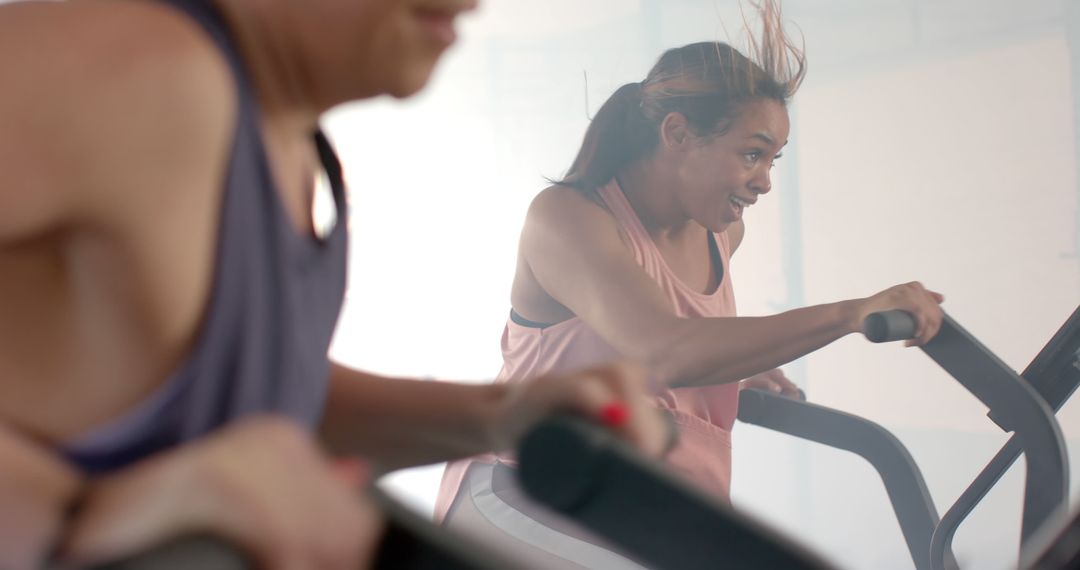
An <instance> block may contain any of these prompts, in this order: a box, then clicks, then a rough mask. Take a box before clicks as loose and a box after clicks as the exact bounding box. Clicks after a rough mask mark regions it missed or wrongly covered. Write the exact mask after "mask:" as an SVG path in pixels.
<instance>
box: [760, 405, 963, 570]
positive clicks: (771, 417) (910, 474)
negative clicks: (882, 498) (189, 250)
mask: <svg viewBox="0 0 1080 570" xmlns="http://www.w3.org/2000/svg"><path fill="white" fill-rule="evenodd" d="M739 420H740V421H742V422H744V423H748V424H753V425H757V426H761V427H764V428H768V429H770V430H773V431H777V432H781V433H785V434H788V435H792V436H795V437H798V438H801V439H805V440H808V441H813V442H815V443H820V444H822V445H827V446H829V447H833V448H836V449H841V450H844V451H848V452H851V453H854V454H856V455H858V456H859V457H862V458H863V459H865V460H866V461H867V462H869V463H870V465H871V466H873V467H874V469H875V470H876V471H877V472H878V475H879V476H880V477H881V481H882V483H883V484H884V485H885V490H886V492H887V493H888V495H889V501H890V502H891V503H892V507H893V511H894V512H895V513H896V520H897V522H899V523H900V529H901V531H902V532H903V534H904V540H905V541H906V542H907V547H908V551H909V552H910V553H911V559H912V561H913V562H914V563H915V567H916V568H918V569H920V570H927V569H929V568H930V567H931V566H930V541H931V537H933V534H934V529H935V528H936V527H937V525H938V513H937V509H936V508H935V507H934V502H933V500H932V499H931V498H930V492H929V491H928V490H927V487H926V481H925V480H924V479H923V476H922V472H921V471H919V468H918V466H917V465H916V464H915V460H914V459H912V457H911V454H910V453H908V450H907V448H906V447H904V444H903V443H901V442H900V440H899V439H897V438H896V436H894V435H893V434H892V433H890V432H889V431H888V430H886V429H885V428H883V427H881V426H880V425H878V424H876V423H874V422H871V421H869V420H866V419H864V418H861V417H859V416H855V415H852V414H848V413H845V412H841V411H839V410H834V409H832V408H827V407H825V406H819V405H817V404H811V403H808V402H801V401H798V400H793V399H791V398H785V397H783V396H777V395H774V394H770V393H768V392H763V391H759V390H743V391H742V392H741V393H740V394H739ZM947 560H948V562H949V564H950V566H949V568H956V567H957V565H956V560H955V559H954V558H953V556H952V553H951V552H950V553H948V556H947Z"/></svg>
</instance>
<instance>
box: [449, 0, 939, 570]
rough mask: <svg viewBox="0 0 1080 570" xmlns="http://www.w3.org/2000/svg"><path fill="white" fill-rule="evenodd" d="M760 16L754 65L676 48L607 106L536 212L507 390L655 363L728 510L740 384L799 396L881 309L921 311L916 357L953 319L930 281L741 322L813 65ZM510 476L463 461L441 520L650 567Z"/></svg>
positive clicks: (621, 564) (592, 558)
mask: <svg viewBox="0 0 1080 570" xmlns="http://www.w3.org/2000/svg"><path fill="white" fill-rule="evenodd" d="M755 6H756V7H757V8H758V15H759V16H760V17H761V21H762V24H763V30H762V32H761V34H760V35H759V38H758V39H757V40H754V39H753V38H751V45H752V49H751V50H750V51H749V53H750V55H751V56H752V58H751V57H747V56H746V55H744V54H742V53H740V52H739V51H737V50H736V49H734V48H733V47H731V46H729V45H727V44H724V43H718V42H702V43H694V44H690V45H686V46H683V47H679V48H675V49H671V50H668V51H666V52H665V53H664V54H663V55H662V56H661V57H660V59H659V61H658V62H657V63H656V65H655V66H654V67H653V68H652V70H651V71H650V72H649V74H648V76H647V77H646V78H645V79H644V80H643V81H641V82H640V83H630V84H627V85H624V86H623V87H621V88H619V89H618V90H617V91H616V92H615V93H614V94H613V95H612V96H611V97H610V98H609V99H608V100H607V101H606V102H605V103H604V104H603V106H602V107H601V108H600V110H599V111H598V112H597V113H596V116H595V117H594V118H593V120H592V123H591V124H590V126H589V128H588V131H587V132H586V134H585V138H584V142H583V143H582V145H581V149H580V151H579V152H578V155H577V158H576V159H575V160H574V162H573V164H572V165H571V167H570V169H569V171H568V173H567V175H566V177H565V178H564V179H563V180H561V181H559V182H558V183H556V184H555V185H554V186H551V187H549V188H547V189H545V190H543V191H542V192H540V194H539V195H538V196H537V197H536V198H535V199H534V200H533V202H532V205H531V207H530V208H529V211H528V214H527V216H526V220H525V226H524V229H523V231H522V234H521V240H520V244H519V249H518V262H517V272H516V274H515V276H514V282H513V287H512V291H511V304H512V310H511V312H510V318H509V320H508V321H507V324H506V329H505V331H504V333H503V337H502V351H503V357H504V362H503V368H502V371H501V372H500V374H499V376H498V380H499V381H502V382H506V383H509V384H511V385H512V384H514V383H516V382H518V381H520V380H522V379H524V378H528V377H532V376H534V375H536V374H543V373H548V372H558V371H562V370H571V369H574V368H576V367H579V366H588V365H594V364H596V363H599V362H605V361H609V360H612V359H617V358H632V359H636V360H639V361H641V362H643V363H645V364H646V365H647V367H648V369H649V371H650V373H651V379H652V381H653V382H654V383H655V384H656V404H657V405H658V406H660V407H661V408H664V409H665V410H667V411H668V413H670V415H671V416H672V417H673V418H674V421H675V424H676V426H677V427H678V428H679V435H680V438H679V443H678V445H677V447H676V448H675V449H674V450H673V451H672V452H671V453H670V454H669V455H668V456H667V463H668V465H669V466H670V467H671V468H672V469H673V470H674V471H675V472H677V473H679V474H681V475H683V476H684V477H685V478H686V479H688V480H689V481H691V482H693V483H695V484H696V485H698V486H699V487H700V488H702V489H705V490H707V491H709V492H711V493H713V494H714V495H715V496H717V497H719V498H721V499H722V500H727V499H728V492H729V485H730V478H731V440H730V435H731V434H730V430H731V427H732V423H733V422H734V421H735V417H736V414H737V405H738V392H739V388H740V384H739V383H740V381H743V380H744V379H748V380H745V382H744V384H743V385H745V386H750V387H757V388H764V389H769V390H773V391H777V392H782V393H785V394H787V395H790V396H794V395H796V394H798V390H797V388H796V387H795V386H794V385H793V384H792V383H791V382H790V381H789V380H788V379H787V378H786V377H784V374H783V372H781V371H780V370H779V369H778V368H777V367H779V366H781V365H783V364H785V363H787V362H790V361H792V360H794V359H796V358H799V357H801V356H803V355H806V354H807V353H810V352H812V351H815V350H817V349H819V348H821V347H824V346H826V345H828V344H829V343H832V342H833V341H835V340H837V339H839V338H841V337H843V336H845V335H848V334H850V333H853V332H857V331H860V330H861V324H862V322H863V320H864V318H865V317H866V316H867V315H869V314H870V313H873V312H877V311H885V310H890V309H902V310H905V311H909V312H911V313H912V314H913V315H915V317H916V320H917V321H918V332H917V335H916V338H915V339H914V340H913V341H910V342H909V345H918V344H923V343H925V342H927V341H928V340H929V339H931V338H932V337H933V336H934V335H935V334H936V332H937V330H938V328H939V326H940V323H941V320H942V312H941V309H940V307H939V304H940V303H941V302H942V301H943V297H942V296H941V295H939V294H938V293H935V292H933V291H928V290H927V289H926V288H924V287H923V286H922V285H921V284H919V283H918V282H912V283H907V284H902V285H897V286H895V287H892V288H889V289H887V290H885V291H881V292H879V293H876V294H874V295H871V296H869V297H867V298H863V299H851V300H845V301H840V302H836V303H830V304H825V305H817V306H812V307H806V308H800V309H796V310H792V311H788V312H785V313H782V314H778V315H774V316H767V317H738V316H736V311H735V298H734V292H733V288H732V282H731V270H730V265H729V259H730V256H732V255H733V254H734V253H735V251H736V250H737V248H738V247H739V244H740V242H741V241H742V239H743V233H744V231H745V225H744V222H743V212H744V211H745V210H746V208H749V207H751V206H752V205H753V204H755V203H756V202H757V201H758V200H759V199H762V198H764V197H765V196H766V195H767V194H768V192H769V191H770V189H771V181H770V170H771V168H772V166H773V162H774V161H775V160H776V159H778V158H780V155H781V151H782V149H783V147H784V145H785V144H786V143H787V140H788V131H789V123H788V114H787V111H786V104H787V102H788V101H789V99H790V98H791V97H792V96H793V95H794V93H795V91H796V90H797V89H798V87H799V85H800V83H801V82H802V79H803V77H804V74H805V69H806V65H805V57H804V54H803V53H802V51H801V49H799V48H797V47H796V46H795V45H794V44H793V42H792V41H791V40H790V39H789V38H788V37H787V36H786V35H785V32H784V30H783V27H782V25H781V18H780V15H781V14H780V3H779V2H778V1H776V0H765V1H763V2H758V3H755ZM512 465H513V458H512V457H506V456H495V455H486V456H480V457H475V458H472V459H470V460H466V461H459V462H454V463H451V464H450V465H449V466H448V467H447V469H446V471H445V473H444V476H443V481H442V486H441V488H440V493H439V497H438V499H437V504H436V516H437V517H444V518H445V523H446V524H447V525H448V526H450V527H452V528H458V529H461V530H468V531H471V532H478V533H485V534H487V535H489V536H502V537H503V538H505V539H506V540H504V541H503V542H504V543H506V544H509V545H512V546H513V547H515V548H516V549H517V550H518V552H519V554H518V556H519V558H521V559H523V560H528V561H530V562H531V563H532V564H533V565H534V566H538V567H545V568H582V567H585V568H636V567H637V565H636V564H635V563H634V562H633V561H630V560H627V559H625V558H622V557H621V556H619V555H618V554H615V553H612V552H609V551H608V548H607V546H606V545H605V544H604V542H603V541H601V540H598V539H597V538H595V537H594V536H592V535H590V533H588V532H585V531H584V530H583V529H582V528H580V527H578V526H577V525H575V524H573V523H572V522H570V521H565V520H560V519H559V518H558V517H556V516H553V514H552V513H551V512H550V511H548V510H546V509H544V508H543V507H540V506H538V505H536V504H534V503H532V502H530V501H529V500H528V498H527V497H525V496H523V494H522V492H521V491H520V490H519V489H518V488H516V485H515V484H514V483H513V481H514V480H513V478H512V477H509V476H506V475H505V471H506V470H507V469H508V466H512ZM649 524H662V522H658V521H649ZM717 564H718V565H720V566H722V561H717Z"/></svg>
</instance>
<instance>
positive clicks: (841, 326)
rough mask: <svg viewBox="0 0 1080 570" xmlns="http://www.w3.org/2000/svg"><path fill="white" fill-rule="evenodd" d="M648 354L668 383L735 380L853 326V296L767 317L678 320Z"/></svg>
mask: <svg viewBox="0 0 1080 570" xmlns="http://www.w3.org/2000/svg"><path fill="white" fill-rule="evenodd" d="M679 321H680V322H678V323H674V324H673V325H672V326H671V327H669V328H670V329H671V332H669V333H668V334H667V338H668V339H670V340H668V341H666V342H662V343H660V345H659V346H658V348H657V349H656V350H654V351H653V352H652V353H651V354H650V355H649V356H648V357H647V358H648V362H649V363H650V364H651V369H652V370H653V371H654V373H655V374H656V376H657V380H658V381H659V382H662V383H664V384H666V385H669V386H672V387H686V386H707V385H714V384H723V383H728V382H737V381H739V380H742V379H744V378H748V377H750V376H753V375H755V374H758V373H761V372H764V371H766V370H770V369H773V368H775V367H777V366H781V365H783V364H786V363H788V362H791V361H792V360H795V359H797V358H800V357H802V356H805V355H806V354H808V353H810V352H813V351H815V350H817V349H819V348H821V347H823V346H825V345H827V344H829V343H831V342H833V341H835V340H837V339H839V338H841V337H843V336H845V335H847V334H849V333H851V332H854V331H855V330H856V326H855V325H856V323H857V322H858V314H857V307H856V306H855V305H854V304H853V302H851V301H842V302H839V303H831V304H826V305H815V306H813V307H806V308H802V309H795V310H792V311H787V312H785V313H780V314H778V315H772V316H768V317H726V318H699V319H679Z"/></svg>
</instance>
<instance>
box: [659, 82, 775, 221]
mask: <svg viewBox="0 0 1080 570" xmlns="http://www.w3.org/2000/svg"><path fill="white" fill-rule="evenodd" d="M789 127H790V125H789V123H788V115H787V110H786V109H785V108H784V105H783V104H782V103H780V102H779V101H776V100H774V99H759V100H756V101H751V102H749V103H744V104H743V105H742V106H741V107H740V108H739V109H738V112H737V113H736V118H735V120H734V121H733V122H732V124H731V126H730V128H729V129H728V131H727V132H725V133H724V134H722V135H720V136H711V137H710V136H701V137H698V136H695V135H690V138H691V139H693V140H690V141H689V144H687V145H686V147H685V149H684V150H683V151H682V152H681V153H679V154H678V155H677V156H678V158H677V159H676V165H675V169H674V172H675V177H676V178H677V180H675V181H674V182H675V184H673V185H672V189H673V190H674V191H675V192H676V193H677V195H676V199H677V200H678V201H679V203H680V204H681V205H682V207H683V210H684V212H685V213H686V215H687V216H688V217H689V218H690V219H692V220H694V221H696V222H698V223H699V224H701V225H702V226H704V227H705V228H707V229H709V230H711V231H714V232H721V231H724V230H725V229H727V227H728V225H730V224H732V223H734V222H736V221H738V220H740V219H742V215H743V211H744V210H745V209H746V208H748V207H750V206H751V205H753V204H754V203H755V202H757V200H758V198H760V197H761V196H762V195H763V194H765V193H767V192H768V191H769V190H770V189H771V188H772V182H771V180H770V172H769V171H770V170H771V169H772V166H773V161H774V160H776V159H777V158H779V157H780V150H781V149H782V148H783V147H784V145H785V144H787V138H788V130H789Z"/></svg>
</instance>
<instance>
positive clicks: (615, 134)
mask: <svg viewBox="0 0 1080 570" xmlns="http://www.w3.org/2000/svg"><path fill="white" fill-rule="evenodd" d="M658 137H659V135H658V134H657V130H656V128H655V127H654V126H653V125H652V124H650V122H649V121H648V120H646V119H645V115H644V114H643V112H642V108H641V84H640V83H627V84H626V85H623V86H622V87H620V88H618V89H617V90H616V91H615V93H613V94H612V95H611V97H609V98H608V100H607V101H605V102H604V104H603V105H601V107H600V110H599V111H597V112H596V116H595V117H593V119H592V122H590V123H589V128H588V130H586V131H585V140H584V141H582V143H581V150H579V151H578V154H577V158H575V159H574V162H573V164H572V165H571V166H570V170H569V171H567V173H566V177H565V178H563V179H562V180H558V181H556V182H555V183H556V184H562V185H564V186H570V187H572V188H576V189H578V190H581V191H583V192H592V191H595V190H596V189H597V188H600V187H602V186H604V185H605V184H607V183H608V182H610V181H611V179H612V178H614V177H615V174H616V173H618V172H619V170H620V169H622V167H624V166H626V165H627V164H630V163H632V162H634V161H636V160H638V159H640V158H642V157H645V156H648V155H649V154H651V153H652V152H653V150H654V149H655V148H656V144H657V142H658V140H659V138H658Z"/></svg>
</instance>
